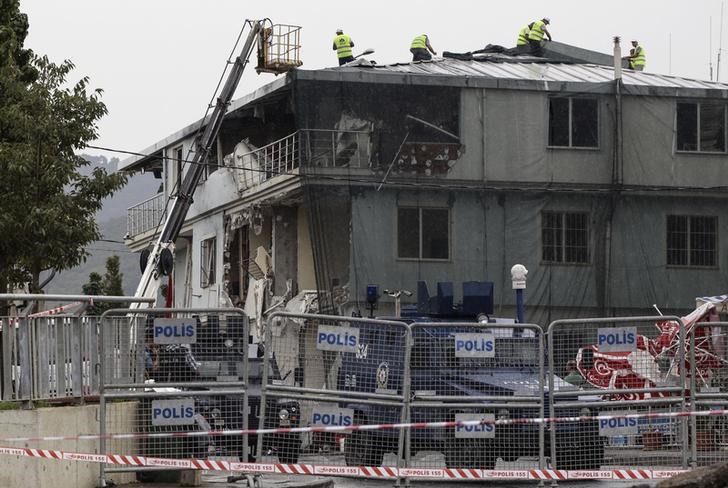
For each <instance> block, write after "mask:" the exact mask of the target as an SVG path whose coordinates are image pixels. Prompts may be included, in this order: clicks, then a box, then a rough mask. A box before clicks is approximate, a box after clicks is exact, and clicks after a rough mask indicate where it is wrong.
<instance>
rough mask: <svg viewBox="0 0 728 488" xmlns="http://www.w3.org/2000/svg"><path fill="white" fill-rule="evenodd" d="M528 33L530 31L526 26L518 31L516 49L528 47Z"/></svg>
mask: <svg viewBox="0 0 728 488" xmlns="http://www.w3.org/2000/svg"><path fill="white" fill-rule="evenodd" d="M530 32H531V29H529V28H528V26H527V25H524V26H523V29H521V30H519V31H518V40H517V41H516V47H518V46H527V45H528V34H529V33H530Z"/></svg>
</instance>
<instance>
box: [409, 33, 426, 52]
mask: <svg viewBox="0 0 728 488" xmlns="http://www.w3.org/2000/svg"><path fill="white" fill-rule="evenodd" d="M410 49H427V36H426V35H424V34H422V35H421V36H417V37H415V38H414V39H413V40H412V45H411V46H410Z"/></svg>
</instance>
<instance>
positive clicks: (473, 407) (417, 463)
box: [407, 322, 545, 470]
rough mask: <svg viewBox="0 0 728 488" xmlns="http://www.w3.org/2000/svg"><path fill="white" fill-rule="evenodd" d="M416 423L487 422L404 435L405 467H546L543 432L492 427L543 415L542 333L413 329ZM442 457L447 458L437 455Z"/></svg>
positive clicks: (469, 327) (491, 327) (464, 326)
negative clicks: (504, 420) (435, 453)
mask: <svg viewBox="0 0 728 488" xmlns="http://www.w3.org/2000/svg"><path fill="white" fill-rule="evenodd" d="M412 337H413V344H412V352H411V355H410V381H411V389H412V401H411V402H410V404H409V418H410V420H411V421H412V422H452V421H471V420H485V421H486V423H483V424H482V425H460V426H456V427H455V428H449V429H421V430H412V431H407V433H408V436H407V440H408V442H407V445H408V447H409V449H408V450H407V454H408V456H407V459H408V466H409V467H415V468H442V467H443V466H444V467H447V468H473V469H486V470H490V469H494V468H495V467H496V465H497V464H498V466H499V467H500V468H509V469H514V468H526V467H530V468H534V467H543V466H544V452H543V445H544V426H543V424H535V423H533V424H521V425H516V424H512V425H494V424H492V423H488V422H492V421H494V420H496V419H519V418H520V419H525V418H539V417H543V414H544V388H543V385H544V380H543V378H544V361H545V360H544V342H545V340H544V334H543V331H542V329H541V327H539V326H538V325H532V324H518V325H517V326H516V324H502V323H499V324H496V323H473V322H469V323H430V322H428V323H417V322H415V323H413V324H412ZM433 452H437V453H440V454H441V456H442V457H440V456H437V455H432V453H433Z"/></svg>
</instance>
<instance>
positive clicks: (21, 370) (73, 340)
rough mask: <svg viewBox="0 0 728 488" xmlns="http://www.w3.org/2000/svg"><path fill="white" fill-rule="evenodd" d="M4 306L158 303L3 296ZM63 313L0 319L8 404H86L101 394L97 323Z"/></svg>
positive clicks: (0, 381)
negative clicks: (10, 302)
mask: <svg viewBox="0 0 728 488" xmlns="http://www.w3.org/2000/svg"><path fill="white" fill-rule="evenodd" d="M0 300H21V301H26V302H28V301H32V300H44V301H66V302H79V304H81V303H83V302H86V303H89V302H91V301H96V302H99V303H100V302H116V303H119V302H121V303H129V302H135V301H136V302H140V301H141V302H152V301H154V299H143V298H135V297H108V296H87V295H32V294H25V295H23V294H0ZM64 308H66V307H59V308H58V309H54V310H51V311H50V312H53V311H57V314H55V315H53V314H49V312H42V313H39V314H34V315H30V316H20V317H17V316H16V317H12V316H11V317H0V343H1V347H2V350H1V351H0V352H1V353H2V362H1V364H0V365H1V367H2V368H1V369H0V399H1V400H4V401H37V400H61V399H66V400H82V399H86V398H89V397H91V398H94V397H96V396H97V395H98V392H99V372H98V370H97V368H96V365H97V364H98V363H99V356H98V354H99V330H98V323H99V318H98V317H92V316H79V315H75V316H74V315H69V314H67V313H65V312H64V310H63V309H64Z"/></svg>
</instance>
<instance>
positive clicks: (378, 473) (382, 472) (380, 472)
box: [359, 466, 399, 478]
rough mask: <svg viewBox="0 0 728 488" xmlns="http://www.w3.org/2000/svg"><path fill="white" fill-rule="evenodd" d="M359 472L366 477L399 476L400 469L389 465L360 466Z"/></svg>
mask: <svg viewBox="0 0 728 488" xmlns="http://www.w3.org/2000/svg"><path fill="white" fill-rule="evenodd" d="M359 472H360V473H361V475H362V476H364V477H365V478H397V477H398V476H399V470H398V469H397V468H389V467H387V466H380V467H376V466H359Z"/></svg>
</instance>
